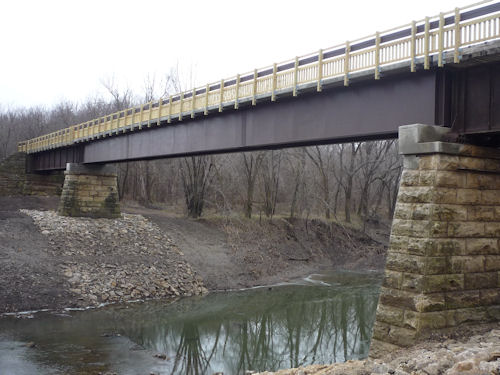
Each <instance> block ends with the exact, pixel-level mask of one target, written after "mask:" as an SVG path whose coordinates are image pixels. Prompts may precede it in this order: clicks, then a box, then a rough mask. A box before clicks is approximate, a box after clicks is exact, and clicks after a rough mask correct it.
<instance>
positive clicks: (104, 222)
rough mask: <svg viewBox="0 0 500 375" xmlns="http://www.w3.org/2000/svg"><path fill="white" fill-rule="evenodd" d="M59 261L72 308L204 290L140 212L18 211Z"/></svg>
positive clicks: (187, 293)
mask: <svg viewBox="0 0 500 375" xmlns="http://www.w3.org/2000/svg"><path fill="white" fill-rule="evenodd" d="M21 212H22V213H24V214H26V215H28V216H30V217H31V218H32V219H33V221H34V223H35V225H36V226H38V228H39V230H40V232H41V234H42V235H43V236H45V237H46V239H47V241H48V245H49V246H48V247H47V249H46V251H47V252H49V253H50V255H51V256H52V257H53V258H54V259H58V264H57V267H56V269H57V270H58V272H60V274H62V275H63V276H64V280H65V283H64V289H66V290H67V291H69V292H70V294H71V295H72V296H73V298H72V300H71V301H69V302H71V303H70V304H71V305H73V306H95V305H99V304H101V303H108V302H126V301H132V300H140V299H155V298H166V297H176V296H191V295H196V294H202V293H205V292H206V289H205V288H204V286H203V282H202V280H201V278H200V277H199V276H197V275H196V273H195V272H194V271H193V270H192V268H191V266H190V265H189V264H188V263H187V262H186V261H185V260H184V259H183V254H182V253H181V252H180V250H179V249H177V247H176V246H175V245H174V244H173V243H172V240H171V239H170V238H169V237H168V236H167V235H166V234H165V233H164V232H162V231H161V230H160V229H159V228H158V227H157V226H156V225H155V224H153V223H151V222H150V221H148V220H147V219H145V218H144V217H143V216H141V215H131V214H122V216H121V218H118V219H86V218H72V217H63V216H59V215H57V214H56V213H55V212H54V211H37V210H24V209H23V210H21Z"/></svg>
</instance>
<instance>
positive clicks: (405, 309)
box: [370, 124, 500, 357]
mask: <svg viewBox="0 0 500 375" xmlns="http://www.w3.org/2000/svg"><path fill="white" fill-rule="evenodd" d="M447 131H448V130H447V129H446V128H440V127H435V126H428V125H420V124H417V125H408V126H403V127H401V128H400V130H399V142H400V153H401V154H403V155H404V170H403V174H402V177H401V182H400V188H399V193H398V198H397V205H396V210H395V214H394V220H393V224H392V231H391V238H390V245H389V250H388V254H387V263H386V268H385V277H384V281H383V284H382V287H381V294H380V299H379V304H378V309H377V315H376V322H375V325H374V329H373V339H372V346H371V352H370V355H371V356H373V357H376V356H377V355H378V353H380V352H381V351H382V352H386V351H388V350H391V349H394V347H396V346H409V345H412V344H414V343H415V342H416V341H417V340H418V339H419V338H425V337H427V336H428V335H429V334H430V333H431V332H436V331H439V330H446V329H450V328H452V327H456V326H459V325H462V324H468V323H473V324H474V323H484V322H488V321H495V320H499V319H500V151H499V150H497V149H490V148H484V147H478V146H472V145H462V144H454V143H447V142H442V141H441V140H442V139H443V136H444V135H445V134H446V132H447Z"/></svg>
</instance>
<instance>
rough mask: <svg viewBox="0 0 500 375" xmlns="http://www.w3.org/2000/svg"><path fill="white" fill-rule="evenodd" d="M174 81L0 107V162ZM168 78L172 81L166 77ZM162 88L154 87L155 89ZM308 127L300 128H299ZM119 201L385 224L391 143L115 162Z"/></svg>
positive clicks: (394, 158)
mask: <svg viewBox="0 0 500 375" xmlns="http://www.w3.org/2000/svg"><path fill="white" fill-rule="evenodd" d="M176 76H178V75H175V74H171V75H169V76H167V79H165V80H164V81H162V82H161V84H159V83H158V82H157V81H156V80H155V78H154V77H153V78H151V77H148V78H147V79H146V80H145V84H144V94H143V95H142V96H138V95H134V93H132V92H131V91H130V90H121V91H120V90H118V89H117V88H116V85H115V83H114V82H113V81H112V80H108V81H107V82H103V86H104V87H105V88H106V90H107V92H108V93H109V99H106V98H103V97H96V98H92V99H88V100H87V101H85V102H83V103H79V104H76V103H71V102H65V101H63V102H60V103H59V104H57V105H55V106H54V107H52V108H49V109H47V108H44V107H31V108H2V107H0V159H3V158H5V157H7V156H8V155H10V154H11V153H13V152H15V151H16V144H17V142H18V141H21V140H25V139H29V138H33V137H36V136H39V135H42V134H44V133H47V132H51V131H55V130H58V129H61V128H65V127H68V126H70V125H74V124H77V123H81V122H84V121H88V120H90V119H93V118H96V117H100V116H103V115H105V114H108V113H111V112H115V111H118V110H122V109H125V108H129V107H131V106H133V105H135V104H138V103H141V102H147V101H150V100H154V99H157V98H158V97H160V96H164V95H166V94H168V93H169V92H174V91H175V92H177V91H180V89H181V87H180V84H179V83H178V82H179V79H175V77H176ZM172 77H174V78H172ZM160 87H161V89H159V88H160ZM304 126H307V124H304ZM117 166H118V172H119V176H118V188H119V194H120V197H121V199H127V200H134V201H137V202H139V203H141V204H143V205H148V206H151V205H155V204H165V205H168V206H173V207H179V208H180V207H184V210H185V212H186V213H187V214H188V215H189V216H191V217H199V216H201V215H202V214H203V212H206V211H207V210H208V211H209V212H212V213H215V214H218V215H231V214H241V215H244V216H246V217H247V218H251V217H252V216H253V215H260V216H266V217H273V216H275V215H285V216H289V217H318V216H322V217H324V218H326V219H335V220H341V221H346V222H351V221H352V220H353V216H354V217H356V218H359V219H361V221H362V222H365V221H366V220H369V219H371V218H372V219H375V218H391V217H392V213H393V210H394V205H395V201H396V194H397V189H398V184H399V176H400V173H401V168H402V163H401V158H400V157H399V155H398V153H397V141H395V140H387V141H372V142H352V143H348V144H334V145H323V146H310V147H301V148H291V149H282V150H267V151H254V152H247V153H238V154H222V155H206V156H194V157H187V158H177V159H162V160H152V161H136V162H126V163H120V164H118V165H117Z"/></svg>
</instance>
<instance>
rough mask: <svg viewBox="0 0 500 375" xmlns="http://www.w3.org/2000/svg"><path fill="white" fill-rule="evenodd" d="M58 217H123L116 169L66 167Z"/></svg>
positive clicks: (111, 166)
mask: <svg viewBox="0 0 500 375" xmlns="http://www.w3.org/2000/svg"><path fill="white" fill-rule="evenodd" d="M64 175H65V176H64V186H63V190H62V194H61V200H60V202H59V208H58V211H57V212H58V213H59V215H62V216H83V217H92V218H117V217H120V205H119V198H118V182H117V172H116V167H115V166H113V165H109V164H90V165H86V164H78V163H67V164H66V171H65V172H64Z"/></svg>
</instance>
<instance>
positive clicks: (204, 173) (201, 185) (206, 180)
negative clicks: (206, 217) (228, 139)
mask: <svg viewBox="0 0 500 375" xmlns="http://www.w3.org/2000/svg"><path fill="white" fill-rule="evenodd" d="M213 167H214V164H213V160H212V156H207V155H203V156H190V157H187V158H181V159H179V170H180V175H181V179H182V187H183V189H184V197H185V200H186V208H187V213H188V216H190V217H193V218H198V217H200V216H201V213H202V212H203V206H204V204H205V193H206V190H207V187H208V186H209V185H210V182H211V178H212V170H213Z"/></svg>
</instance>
